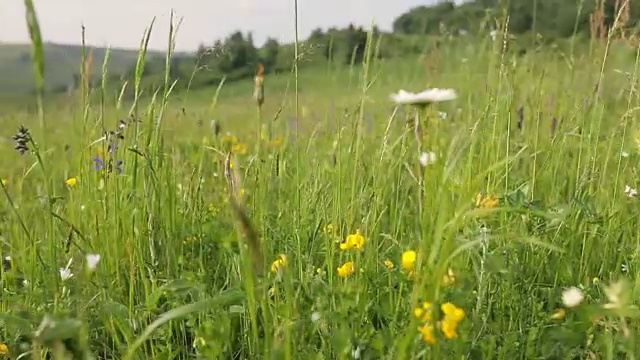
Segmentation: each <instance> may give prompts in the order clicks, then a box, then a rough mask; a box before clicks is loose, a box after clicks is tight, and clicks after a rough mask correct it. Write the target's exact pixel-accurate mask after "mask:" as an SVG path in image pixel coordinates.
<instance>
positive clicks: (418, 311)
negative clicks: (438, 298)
mask: <svg viewBox="0 0 640 360" xmlns="http://www.w3.org/2000/svg"><path fill="white" fill-rule="evenodd" d="M413 316H415V317H416V318H417V319H418V320H420V322H427V321H431V316H432V312H431V303H430V302H427V301H425V302H423V303H422V306H420V307H417V308H415V309H413Z"/></svg>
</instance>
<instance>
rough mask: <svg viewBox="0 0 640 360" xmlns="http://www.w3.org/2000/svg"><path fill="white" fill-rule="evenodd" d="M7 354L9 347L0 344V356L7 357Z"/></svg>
mask: <svg viewBox="0 0 640 360" xmlns="http://www.w3.org/2000/svg"><path fill="white" fill-rule="evenodd" d="M8 353H9V347H8V346H7V344H5V343H2V344H0V355H7V354H8Z"/></svg>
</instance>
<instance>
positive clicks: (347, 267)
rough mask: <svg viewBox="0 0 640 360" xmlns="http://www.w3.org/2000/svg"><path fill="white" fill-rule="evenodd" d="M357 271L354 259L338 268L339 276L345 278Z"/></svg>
mask: <svg viewBox="0 0 640 360" xmlns="http://www.w3.org/2000/svg"><path fill="white" fill-rule="evenodd" d="M355 271H356V267H355V264H354V263H353V261H349V262H347V263H345V264H344V265H342V266H340V267H339V268H338V276H340V277H342V278H345V277H347V276H349V275H351V274H353V273H354V272H355Z"/></svg>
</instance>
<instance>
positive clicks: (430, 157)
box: [420, 152, 436, 167]
mask: <svg viewBox="0 0 640 360" xmlns="http://www.w3.org/2000/svg"><path fill="white" fill-rule="evenodd" d="M434 162H436V153H434V152H423V153H422V154H420V165H422V167H425V166H427V165H429V164H433V163H434Z"/></svg>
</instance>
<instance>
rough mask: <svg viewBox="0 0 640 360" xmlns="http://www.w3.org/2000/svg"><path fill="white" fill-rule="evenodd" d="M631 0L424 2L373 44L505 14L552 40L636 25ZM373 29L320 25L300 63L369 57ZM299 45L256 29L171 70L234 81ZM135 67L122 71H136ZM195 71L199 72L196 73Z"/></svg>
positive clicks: (207, 81) (391, 52)
mask: <svg viewBox="0 0 640 360" xmlns="http://www.w3.org/2000/svg"><path fill="white" fill-rule="evenodd" d="M626 2H627V0H585V1H584V2H581V1H573V0H571V1H569V0H509V1H505V0H503V1H499V0H476V1H468V2H465V3H462V4H458V5H456V4H455V3H454V2H452V1H440V2H439V3H437V4H435V5H430V6H420V7H416V8H413V9H411V10H410V11H408V12H406V13H404V14H402V15H400V16H399V17H398V18H397V19H396V20H395V21H394V23H393V31H392V32H391V33H381V32H380V31H379V30H378V29H377V28H374V29H373V30H372V32H373V35H374V36H373V38H372V39H373V40H374V43H373V46H374V47H375V49H376V53H375V54H373V55H374V56H376V57H378V58H389V57H396V56H400V55H409V54H415V53H421V52H423V51H425V48H426V46H428V42H425V41H424V36H425V35H437V36H443V35H453V36H460V35H468V36H475V35H477V34H478V33H485V34H486V32H487V31H489V30H493V29H496V28H497V27H498V25H499V23H500V19H504V18H505V14H508V16H509V21H508V31H509V32H510V33H512V34H525V33H535V34H540V35H541V36H542V37H544V38H545V39H549V40H553V39H559V38H566V37H570V36H572V35H574V34H577V35H580V34H584V35H586V36H589V34H590V33H593V32H594V31H595V30H597V29H598V26H600V30H601V31H606V29H609V28H611V26H612V25H613V23H614V21H615V19H616V15H617V14H619V15H620V16H618V24H619V25H622V26H621V28H623V29H626V30H633V29H635V28H636V27H637V25H638V21H639V20H640V4H638V2H636V1H629V2H628V3H627V7H622V5H623V4H624V3H626ZM367 36H368V35H367V30H365V29H363V28H361V27H356V26H353V25H350V26H349V27H347V28H345V29H337V28H332V29H328V30H326V31H324V30H322V29H316V30H315V31H313V32H312V33H311V35H310V36H309V38H308V39H306V40H304V41H303V42H301V44H300V47H299V48H300V54H301V55H300V57H299V59H300V61H299V64H300V66H305V64H307V63H309V62H316V63H317V61H318V60H322V61H332V62H334V63H347V64H350V63H356V64H357V63H359V62H361V61H362V60H363V59H364V57H365V48H366V44H367ZM293 59H294V48H293V45H291V44H284V45H283V44H279V43H278V41H277V40H275V39H268V40H267V41H266V43H265V44H264V45H263V46H262V47H260V48H258V47H256V46H255V44H254V41H253V38H252V35H251V33H249V34H243V33H242V32H239V31H238V32H235V33H233V34H231V35H229V36H228V37H227V38H226V39H224V40H219V41H216V42H215V43H213V44H208V45H207V44H202V45H200V47H199V48H198V50H197V51H196V52H195V53H193V54H186V55H185V54H180V55H176V56H174V57H173V59H172V60H171V62H170V66H169V74H170V76H171V78H172V79H173V80H176V79H177V80H178V87H186V86H187V85H188V84H189V83H190V85H191V87H192V88H194V87H199V86H211V85H215V84H218V83H219V82H220V81H221V80H222V79H223V78H226V81H233V80H238V79H243V78H247V77H251V76H253V75H254V74H255V69H256V66H257V64H258V63H261V64H263V65H264V67H265V69H266V71H267V72H282V71H289V70H290V69H291V67H292V65H293ZM165 68H166V64H165V59H164V58H158V57H152V58H149V59H148V60H147V62H146V64H145V69H144V77H145V84H146V85H147V86H148V87H151V88H153V87H156V86H159V85H160V84H162V83H163V81H164V74H165ZM134 72H135V69H134V68H131V69H130V70H129V71H128V73H127V74H124V76H123V75H119V76H118V77H120V79H122V78H131V76H133V74H134ZM194 73H195V74H196V75H195V76H193V74H194Z"/></svg>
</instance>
